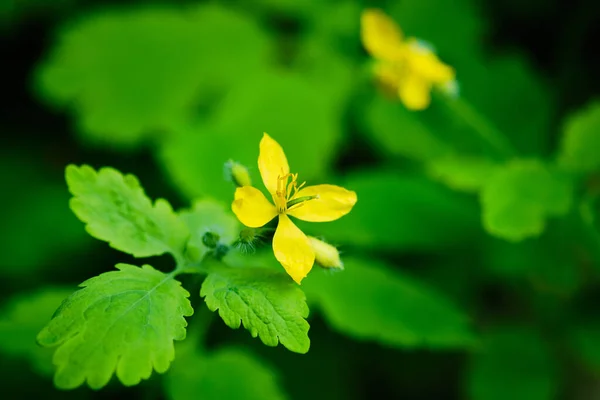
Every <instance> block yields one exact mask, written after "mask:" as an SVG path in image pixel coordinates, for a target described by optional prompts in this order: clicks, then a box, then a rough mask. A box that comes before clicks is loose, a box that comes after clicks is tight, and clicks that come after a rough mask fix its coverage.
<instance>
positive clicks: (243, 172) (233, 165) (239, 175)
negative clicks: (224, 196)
mask: <svg viewBox="0 0 600 400" xmlns="http://www.w3.org/2000/svg"><path fill="white" fill-rule="evenodd" d="M225 172H226V174H227V175H228V176H229V178H230V179H231V181H232V182H233V183H235V185H236V186H238V187H242V186H252V179H250V173H249V172H248V168H246V167H245V166H244V165H242V164H240V163H238V162H236V161H233V160H229V161H227V162H226V163H225Z"/></svg>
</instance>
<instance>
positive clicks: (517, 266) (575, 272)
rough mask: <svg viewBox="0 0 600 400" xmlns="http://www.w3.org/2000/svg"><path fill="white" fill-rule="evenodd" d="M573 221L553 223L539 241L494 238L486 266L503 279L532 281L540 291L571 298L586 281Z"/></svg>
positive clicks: (488, 251) (485, 253)
mask: <svg viewBox="0 0 600 400" xmlns="http://www.w3.org/2000/svg"><path fill="white" fill-rule="evenodd" d="M572 228H573V224H572V221H570V220H564V221H563V220H557V221H551V223H550V224H549V226H548V228H547V229H546V231H545V232H544V233H543V234H542V235H541V236H540V237H537V238H529V239H526V240H523V241H521V242H518V243H512V242H507V241H505V240H500V239H496V238H490V240H489V244H488V246H486V247H485V251H484V253H483V254H484V255H485V257H486V260H487V261H486V262H485V265H486V266H488V267H489V268H490V269H491V271H492V272H493V273H494V274H495V275H497V276H500V277H505V278H521V279H522V278H528V279H530V280H531V281H532V283H533V284H534V285H535V287H536V289H538V290H540V291H549V292H554V293H556V294H559V295H571V294H573V293H575V292H576V291H577V289H579V288H580V286H581V284H582V283H583V282H582V279H583V276H582V274H581V271H580V269H579V266H578V262H577V260H578V258H579V257H578V256H579V252H580V249H579V246H580V243H579V240H578V238H577V233H576V232H575V231H574V230H573V229H572Z"/></svg>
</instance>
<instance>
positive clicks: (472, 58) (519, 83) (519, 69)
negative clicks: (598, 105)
mask: <svg viewBox="0 0 600 400" xmlns="http://www.w3.org/2000/svg"><path fill="white" fill-rule="evenodd" d="M479 7H481V4H480V3H479V2H475V1H472V0H458V1H452V2H449V1H445V0H403V1H398V2H395V3H394V4H393V6H391V9H390V10H389V11H390V15H391V16H392V17H393V18H394V19H395V20H396V21H398V22H399V24H400V26H401V28H402V29H403V31H404V33H405V35H406V36H415V37H417V38H419V39H421V40H424V41H426V42H428V43H430V44H431V45H432V46H433V47H434V48H435V49H436V50H437V52H438V54H439V56H440V57H441V59H442V61H444V62H446V63H448V64H450V65H451V66H453V67H454V68H455V69H456V72H457V80H458V82H459V86H460V93H461V97H464V98H465V99H466V100H467V101H469V102H470V103H471V104H472V105H473V106H474V107H475V108H476V109H478V110H479V111H480V112H481V113H482V114H483V115H485V116H486V117H487V118H488V119H489V120H490V121H491V123H492V124H494V125H495V126H497V128H498V129H499V130H500V131H502V132H504V134H505V135H507V136H508V137H509V138H510V140H511V141H512V142H513V144H514V145H515V147H516V148H517V149H518V150H520V151H522V152H524V153H526V154H537V153H539V152H542V151H544V150H546V149H545V145H546V143H545V141H546V139H547V131H548V130H549V129H550V117H551V114H552V111H553V106H554V105H553V96H552V94H551V92H550V90H549V89H548V87H547V85H546V84H545V83H544V82H543V81H542V80H541V79H540V78H539V77H538V76H537V74H536V72H535V71H534V70H533V69H532V68H531V67H530V66H529V64H528V63H527V61H526V60H525V58H524V57H522V56H520V55H518V54H513V55H506V56H497V57H488V56H487V55H486V54H485V50H486V49H484V42H483V41H482V39H481V38H482V37H484V30H485V29H484V28H485V27H484V24H485V19H484V18H482V15H481V14H482V13H481V12H480V11H479V9H478V8H479ZM433 10H435V11H433ZM523 110H527V112H523Z"/></svg>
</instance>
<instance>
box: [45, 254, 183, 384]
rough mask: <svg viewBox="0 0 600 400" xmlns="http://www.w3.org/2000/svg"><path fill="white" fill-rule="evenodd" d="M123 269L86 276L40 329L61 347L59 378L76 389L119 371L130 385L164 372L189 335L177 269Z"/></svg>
mask: <svg viewBox="0 0 600 400" xmlns="http://www.w3.org/2000/svg"><path fill="white" fill-rule="evenodd" d="M117 269H118V271H111V272H106V273H103V274H101V275H99V276H96V277H94V278H91V279H88V280H87V281H85V282H83V283H82V284H81V286H82V287H83V289H81V290H78V291H77V292H75V293H73V294H72V295H71V296H70V297H69V298H68V299H67V300H66V301H65V302H64V303H63V304H62V305H61V306H60V308H59V309H58V310H57V311H56V313H55V315H54V317H53V318H52V320H51V321H50V322H49V323H48V325H46V327H45V328H44V329H42V331H41V332H40V333H39V334H38V337H37V340H38V343H40V344H41V345H42V346H46V347H57V349H56V352H55V353H54V358H53V361H54V364H55V365H56V366H57V371H56V374H55V376H54V383H55V385H56V386H57V387H59V388H61V389H72V388H75V387H77V386H80V385H81V384H83V383H84V382H85V381H87V383H88V385H89V386H90V387H91V388H92V389H99V388H101V387H103V386H105V385H106V384H107V383H108V381H109V380H110V378H111V376H112V374H113V373H114V372H115V371H116V375H117V377H118V378H119V380H120V381H121V382H122V383H123V384H124V385H126V386H132V385H136V384H138V383H139V382H140V380H142V379H148V378H149V377H150V375H151V373H152V370H153V369H154V370H156V371H157V372H159V373H163V372H165V371H166V370H167V369H168V368H169V365H170V364H171V361H173V358H174V357H175V352H174V347H173V340H183V339H185V327H186V325H187V323H186V320H185V318H184V316H190V315H192V313H193V311H194V310H193V309H192V307H191V305H190V302H189V300H188V297H189V293H188V292H187V291H186V290H185V289H183V288H182V287H181V285H180V283H179V282H178V281H176V280H174V279H173V275H172V274H171V275H165V274H163V273H162V272H160V271H157V270H155V269H154V268H152V267H151V266H149V265H144V266H143V267H142V268H139V267H136V266H133V265H128V264H118V265H117Z"/></svg>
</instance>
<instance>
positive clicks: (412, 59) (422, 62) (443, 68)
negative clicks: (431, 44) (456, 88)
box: [407, 38, 456, 84]
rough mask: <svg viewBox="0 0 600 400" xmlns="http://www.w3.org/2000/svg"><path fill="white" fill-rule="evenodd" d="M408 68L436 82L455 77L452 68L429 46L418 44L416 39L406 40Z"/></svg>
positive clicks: (425, 78) (445, 81)
mask: <svg viewBox="0 0 600 400" xmlns="http://www.w3.org/2000/svg"><path fill="white" fill-rule="evenodd" d="M407 49H408V51H407V52H408V54H409V55H408V56H407V60H408V62H409V63H410V69H411V71H413V73H415V74H418V75H419V76H420V77H422V78H423V79H424V80H426V81H429V82H431V83H436V84H444V83H447V82H450V81H453V80H454V78H455V75H456V74H455V72H454V69H453V68H452V67H450V66H448V65H446V64H444V63H443V62H441V61H440V59H439V58H438V57H437V55H436V54H435V53H434V52H432V51H431V50H430V49H429V48H427V47H424V46H423V45H421V44H419V41H418V40H417V39H414V38H411V39H409V40H408V41H407Z"/></svg>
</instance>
